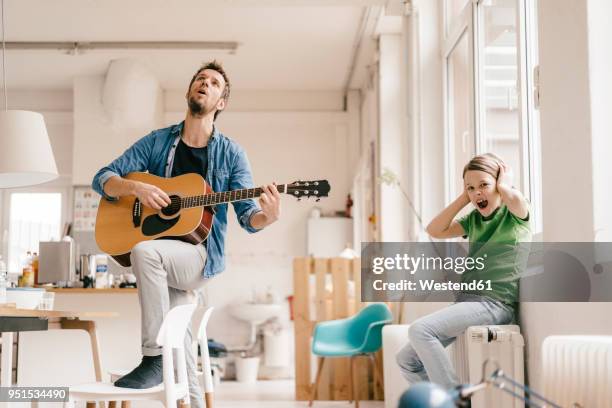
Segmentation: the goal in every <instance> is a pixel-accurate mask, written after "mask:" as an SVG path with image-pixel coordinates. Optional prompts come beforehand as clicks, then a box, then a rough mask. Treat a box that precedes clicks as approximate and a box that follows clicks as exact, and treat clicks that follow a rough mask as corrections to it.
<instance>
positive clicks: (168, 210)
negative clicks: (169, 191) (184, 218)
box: [161, 195, 181, 217]
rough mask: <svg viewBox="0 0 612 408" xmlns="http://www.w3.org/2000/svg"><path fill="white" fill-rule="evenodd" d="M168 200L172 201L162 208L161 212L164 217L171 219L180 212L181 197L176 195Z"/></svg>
mask: <svg viewBox="0 0 612 408" xmlns="http://www.w3.org/2000/svg"><path fill="white" fill-rule="evenodd" d="M170 200H171V201H172V202H171V203H170V204H169V205H168V206H167V207H164V208H162V210H161V212H162V214H164V215H165V216H166V217H171V216H173V215H175V214H178V212H179V211H180V210H181V197H179V196H177V195H171V196H170Z"/></svg>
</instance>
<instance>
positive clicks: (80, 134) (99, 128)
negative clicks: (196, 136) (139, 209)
mask: <svg viewBox="0 0 612 408" xmlns="http://www.w3.org/2000/svg"><path fill="white" fill-rule="evenodd" d="M104 81H105V78H104V76H83V77H76V78H75V79H74V89H73V90H74V135H75V136H74V141H73V146H72V156H73V159H72V161H73V167H74V171H73V174H72V182H73V184H75V185H90V184H91V180H92V179H93V176H94V175H95V174H96V172H97V171H98V170H99V169H100V168H101V167H103V166H105V165H106V164H108V163H109V162H110V161H111V160H112V159H114V158H116V157H118V156H119V155H120V154H121V153H123V151H124V150H125V149H126V148H128V147H129V146H130V145H131V144H132V143H133V142H135V141H136V140H138V139H139V138H140V137H142V136H144V135H145V134H147V133H148V132H150V131H151V129H150V128H149V127H142V128H130V129H124V128H119V127H117V126H116V125H115V124H114V123H113V122H112V121H111V118H110V116H109V115H108V113H107V111H106V109H105V107H104V105H103V104H102V94H103V88H104ZM159 105H161V98H160V101H159ZM153 121H154V122H156V123H161V121H162V117H161V109H160V111H159V112H157V115H156V117H155V118H154V119H153ZM152 125H153V126H152V127H155V126H154V125H155V124H154V123H153V124H152Z"/></svg>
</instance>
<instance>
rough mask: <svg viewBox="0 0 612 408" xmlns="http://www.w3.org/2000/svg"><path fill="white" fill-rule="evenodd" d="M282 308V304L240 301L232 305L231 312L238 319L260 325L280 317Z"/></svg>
mask: <svg viewBox="0 0 612 408" xmlns="http://www.w3.org/2000/svg"><path fill="white" fill-rule="evenodd" d="M282 310H283V308H282V305H280V304H274V303H272V304H265V303H238V304H235V305H233V306H232V307H231V309H230V313H231V315H232V316H234V317H235V318H236V319H240V320H242V321H245V322H247V323H250V324H252V325H258V324H262V323H263V322H265V321H266V320H268V319H272V318H274V317H280V315H281V312H282Z"/></svg>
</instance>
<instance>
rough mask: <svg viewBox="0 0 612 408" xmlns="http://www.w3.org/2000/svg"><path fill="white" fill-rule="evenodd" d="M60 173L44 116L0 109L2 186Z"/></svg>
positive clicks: (44, 179)
mask: <svg viewBox="0 0 612 408" xmlns="http://www.w3.org/2000/svg"><path fill="white" fill-rule="evenodd" d="M57 177H58V173H57V166H56V165H55V158H54V157H53V150H51V143H50V142H49V135H48V134H47V128H46V126H45V120H44V118H43V116H42V115H41V114H40V113H36V112H29V111H20V110H9V111H0V188H10V187H22V186H32V185H35V184H41V183H46V182H47V181H51V180H53V179H56V178H57Z"/></svg>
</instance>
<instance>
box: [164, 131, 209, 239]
mask: <svg viewBox="0 0 612 408" xmlns="http://www.w3.org/2000/svg"><path fill="white" fill-rule="evenodd" d="M207 171H208V146H204V147H190V146H187V145H186V144H185V143H184V142H183V139H182V138H181V139H180V140H179V143H178V146H176V152H175V153H174V163H173V164H172V173H171V174H170V176H171V177H176V176H180V175H181V174H186V173H197V174H199V175H200V176H202V177H203V178H204V179H206V172H207ZM166 239H177V238H174V237H166ZM203 244H204V247H206V241H204V242H203Z"/></svg>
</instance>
